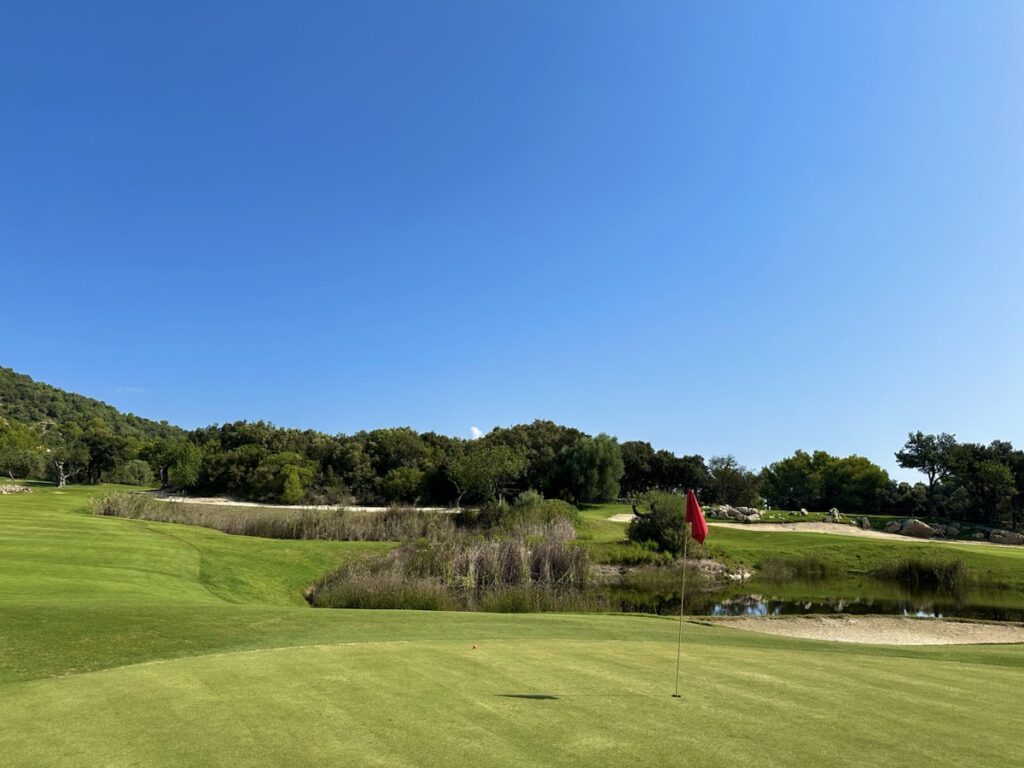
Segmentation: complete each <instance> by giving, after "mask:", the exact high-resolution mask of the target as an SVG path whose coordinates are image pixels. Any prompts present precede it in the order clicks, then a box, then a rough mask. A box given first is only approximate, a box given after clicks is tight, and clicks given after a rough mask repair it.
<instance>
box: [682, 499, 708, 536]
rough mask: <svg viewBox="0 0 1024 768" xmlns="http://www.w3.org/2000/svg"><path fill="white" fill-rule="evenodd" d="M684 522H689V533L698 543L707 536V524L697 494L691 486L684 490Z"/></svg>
mask: <svg viewBox="0 0 1024 768" xmlns="http://www.w3.org/2000/svg"><path fill="white" fill-rule="evenodd" d="M686 522H688V523H689V524H690V535H691V536H693V538H694V540H695V541H697V542H698V543H700V544H703V543H704V539H706V538H707V537H708V524H707V521H706V520H705V519H704V513H703V512H702V511H701V508H700V503H699V502H698V501H697V494H695V493H694V492H693V489H692V488H691V489H690V490H688V491H687V492H686Z"/></svg>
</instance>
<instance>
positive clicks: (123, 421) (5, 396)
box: [0, 367, 182, 440]
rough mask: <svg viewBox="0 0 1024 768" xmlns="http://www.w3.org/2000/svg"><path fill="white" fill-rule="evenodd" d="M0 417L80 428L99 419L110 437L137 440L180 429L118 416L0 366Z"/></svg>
mask: <svg viewBox="0 0 1024 768" xmlns="http://www.w3.org/2000/svg"><path fill="white" fill-rule="evenodd" d="M0 417H3V418H4V419H8V420H10V421H13V422H17V423H19V424H24V425H28V426H33V427H45V426H47V425H50V424H61V425H65V424H70V423H75V424H78V425H79V426H80V427H83V428H84V427H85V426H86V425H87V424H88V423H89V422H91V421H92V420H93V419H102V420H103V421H104V422H105V423H106V425H107V427H108V428H109V429H110V430H111V431H112V432H113V433H114V434H116V435H119V436H121V437H135V438H139V439H150V440H152V439H155V438H165V437H173V436H177V435H181V434H182V430H181V429H179V428H178V427H175V426H173V425H171V424H168V423H167V422H166V421H163V422H156V421H152V420H150V419H143V418H141V417H139V416H136V415H134V414H132V413H122V412H121V411H119V410H118V409H117V408H115V407H114V406H112V405H109V404H108V403H104V402H103V401H101V400H94V399H93V398H91V397H85V396H84V395H78V394H75V393H73V392H67V391H65V390H63V389H58V388H57V387H52V386H50V385H49V384H44V383H43V382H41V381H35V380H33V379H32V377H31V376H26V375H25V374H23V373H18V372H16V371H14V370H12V369H10V368H3V367H0Z"/></svg>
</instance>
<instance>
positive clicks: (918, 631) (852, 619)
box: [712, 616, 1024, 645]
mask: <svg viewBox="0 0 1024 768" xmlns="http://www.w3.org/2000/svg"><path fill="white" fill-rule="evenodd" d="M712 622H713V623H714V624H717V625H720V626H725V627H730V628H732V629H745V630H748V631H750V632H761V633H763V634H767V635H784V636H786V637H799V638H804V639H807V640H832V641H835V642H840V643H868V644H871V645H968V644H976V643H1024V625H1021V624H986V623H979V622H968V621H948V620H946V619H915V618H910V617H902V616H796V617H757V618H755V617H740V618H721V619H713V620H712Z"/></svg>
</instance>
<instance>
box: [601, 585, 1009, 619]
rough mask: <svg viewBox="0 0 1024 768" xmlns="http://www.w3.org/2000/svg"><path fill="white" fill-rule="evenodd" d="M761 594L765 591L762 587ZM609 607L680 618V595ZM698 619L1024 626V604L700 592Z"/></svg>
mask: <svg viewBox="0 0 1024 768" xmlns="http://www.w3.org/2000/svg"><path fill="white" fill-rule="evenodd" d="M761 589H764V588H763V587H761ZM608 597H609V599H610V602H611V604H612V605H613V606H615V607H616V608H617V609H618V610H620V611H623V612H625V613H634V612H642V613H658V614H675V613H678V612H679V594H678V593H675V594H673V593H672V592H671V591H669V590H667V589H666V590H656V589H635V588H634V589H627V588H619V589H612V590H611V591H610V593H609V595H608ZM685 612H686V613H687V614H689V615H694V616H787V615H809V614H835V613H845V614H852V615H867V614H875V615H879V614H881V615H889V616H914V617H917V618H963V619H985V620H989V621H1013V622H1024V603H1022V601H1021V596H1020V595H1019V594H1017V593H1009V592H978V593H965V594H960V595H948V594H929V593H925V594H909V593H907V594H899V595H887V596H884V597H880V596H875V595H864V594H856V593H852V594H844V595H841V596H837V597H821V596H819V595H815V596H810V597H808V596H803V595H800V594H799V593H791V594H787V595H785V596H776V595H772V594H771V593H770V592H767V590H765V591H761V592H729V593H725V594H723V593H721V592H697V593H694V594H692V595H691V594H687V596H686V611H685Z"/></svg>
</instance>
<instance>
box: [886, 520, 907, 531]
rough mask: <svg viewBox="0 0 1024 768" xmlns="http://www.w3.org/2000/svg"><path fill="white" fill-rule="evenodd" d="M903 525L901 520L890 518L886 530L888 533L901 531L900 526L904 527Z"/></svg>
mask: <svg viewBox="0 0 1024 768" xmlns="http://www.w3.org/2000/svg"><path fill="white" fill-rule="evenodd" d="M902 527H903V523H901V522H900V521H899V520H890V521H889V522H888V523H886V524H885V532H886V533H899V532H900V528H902Z"/></svg>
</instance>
